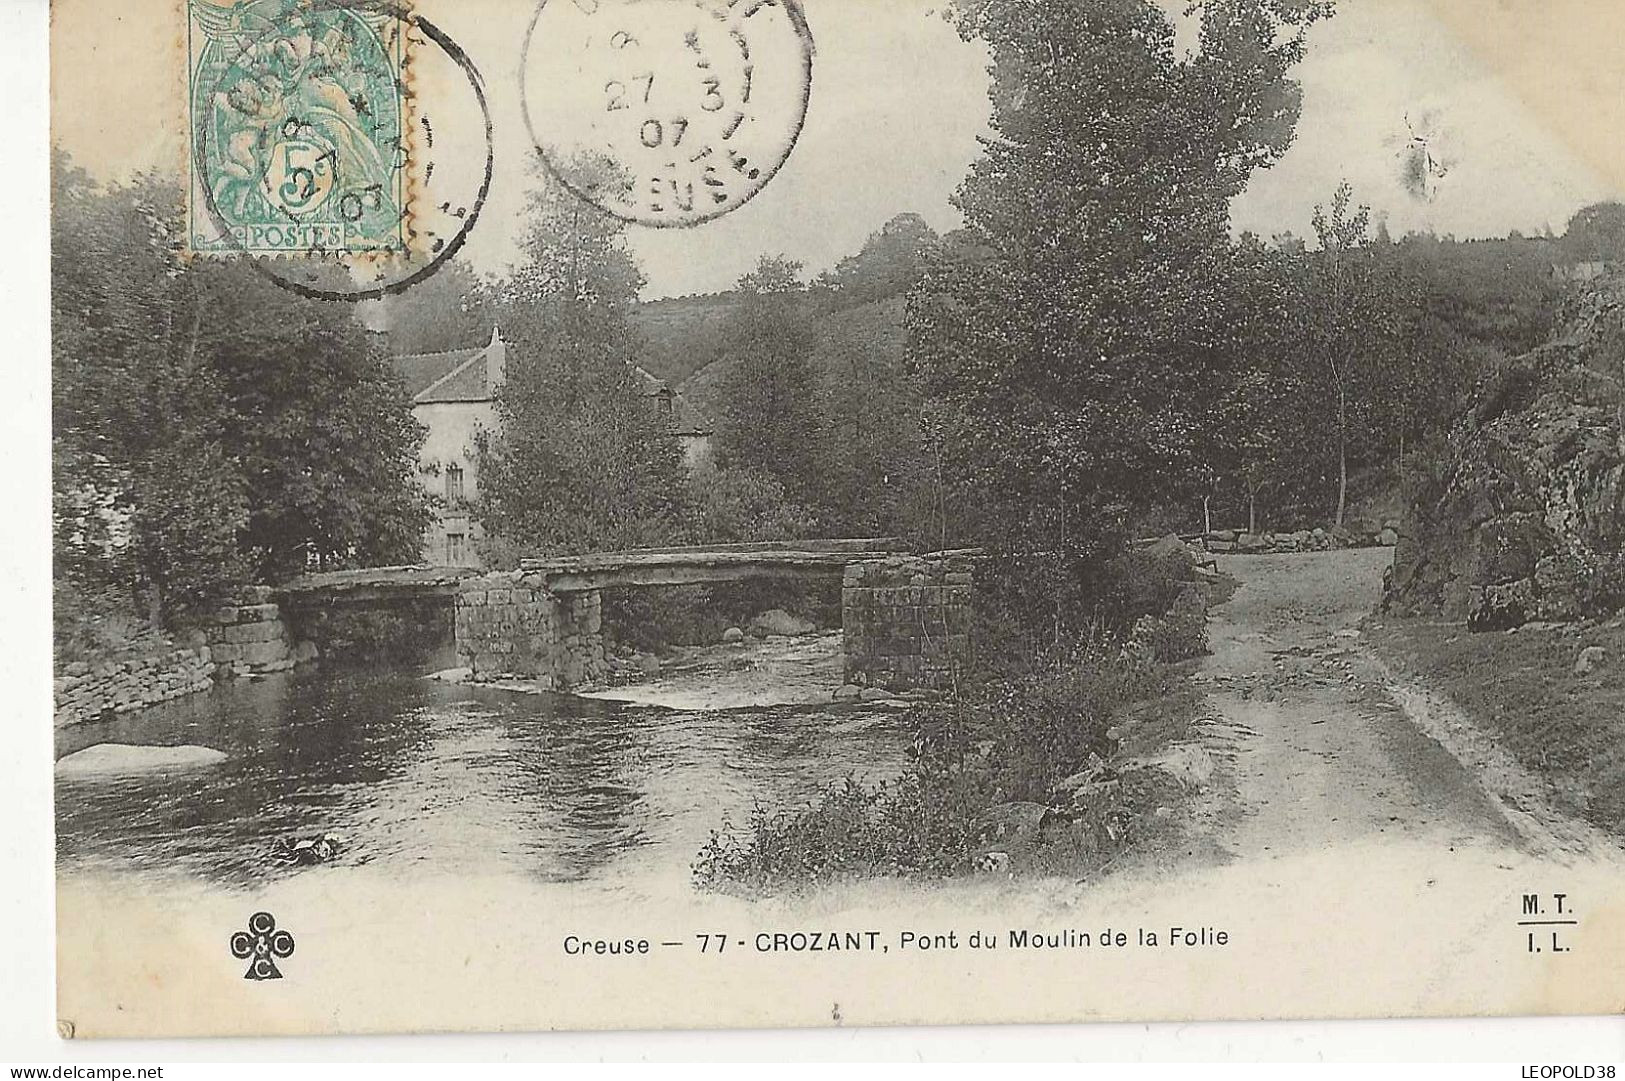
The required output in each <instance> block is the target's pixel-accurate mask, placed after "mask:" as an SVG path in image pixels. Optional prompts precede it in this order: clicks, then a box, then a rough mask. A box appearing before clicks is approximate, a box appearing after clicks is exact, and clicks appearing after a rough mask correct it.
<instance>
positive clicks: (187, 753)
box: [56, 743, 226, 777]
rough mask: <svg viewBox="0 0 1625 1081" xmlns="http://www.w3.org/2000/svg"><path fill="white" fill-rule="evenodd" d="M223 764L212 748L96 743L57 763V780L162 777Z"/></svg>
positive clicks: (222, 759)
mask: <svg viewBox="0 0 1625 1081" xmlns="http://www.w3.org/2000/svg"><path fill="white" fill-rule="evenodd" d="M225 760H226V755H225V752H223V751H217V750H215V749H213V748H212V747H197V746H194V745H192V744H184V745H182V746H179V747H152V746H147V745H145V744H138V743H98V744H96V745H95V746H94V747H86V748H85V749H84V750H82V751H75V752H74V753H73V754H70V755H67V756H65V757H63V758H61V759H59V760H58V761H57V764H56V775H57V776H58V777H117V776H120V775H125V774H131V773H163V772H173V771H177V770H183V769H201V768H202V767H204V766H213V765H216V764H218V763H220V762H224V761H225Z"/></svg>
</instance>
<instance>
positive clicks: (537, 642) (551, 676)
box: [455, 571, 608, 691]
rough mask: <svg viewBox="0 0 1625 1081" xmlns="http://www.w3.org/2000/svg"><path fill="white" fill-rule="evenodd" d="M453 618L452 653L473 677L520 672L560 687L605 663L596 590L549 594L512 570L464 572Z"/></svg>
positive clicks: (585, 678)
mask: <svg viewBox="0 0 1625 1081" xmlns="http://www.w3.org/2000/svg"><path fill="white" fill-rule="evenodd" d="M455 623H456V638H457V654H458V657H459V658H460V659H461V661H462V663H463V664H464V665H465V666H466V667H468V668H469V669H470V671H471V673H472V675H473V678H475V679H499V678H503V677H520V678H524V679H532V680H536V681H537V682H538V683H540V684H541V685H542V686H544V687H546V688H548V689H551V690H559V691H562V690H568V689H571V688H576V687H580V686H582V685H583V684H587V683H591V682H593V681H594V680H598V679H602V678H603V677H604V675H605V674H606V672H607V671H608V666H607V664H606V663H605V660H604V636H603V616H602V612H601V601H600V597H599V594H598V593H596V592H585V593H568V594H562V595H555V594H553V593H550V592H548V591H547V590H545V589H540V588H537V587H534V586H531V585H528V584H527V583H526V582H525V580H524V578H523V576H522V574H521V573H520V572H518V571H508V572H502V573H496V574H488V575H483V576H481V577H479V578H469V579H467V580H465V581H464V582H463V583H462V585H461V586H460V587H459V589H458V593H457V607H456V615H455Z"/></svg>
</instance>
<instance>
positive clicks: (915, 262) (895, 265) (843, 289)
mask: <svg viewBox="0 0 1625 1081" xmlns="http://www.w3.org/2000/svg"><path fill="white" fill-rule="evenodd" d="M937 243H938V237H937V232H936V230H935V229H932V228H931V226H930V225H928V224H927V223H926V220H925V219H924V218H922V217H920V216H919V215H918V214H898V215H897V216H896V217H894V218H892V219H891V220H890V221H888V222H886V224H885V225H883V226H881V227H880V229H879V230H878V231H876V232H873V233H870V234H869V238H868V239H867V240H866V241H864V243H863V248H862V249H861V250H860V251H858V253H857V254H855V255H848V256H847V257H846V258H844V259H842V260H841V261H840V262H838V263H836V264H835V269H834V270H831V271H829V272H827V273H824V274H821V275H819V277H818V284H819V286H820V287H821V288H824V289H828V290H829V291H830V293H831V294H832V298H833V301H834V304H835V306H836V307H838V308H847V307H853V306H856V305H858V304H871V303H873V302H875V301H877V300H885V299H887V298H889V297H896V296H902V295H904V294H905V293H907V292H908V291H909V290H910V289H912V288H914V286H915V285H917V284H919V281H920V278H921V277H922V276H923V275H924V273H925V263H926V260H927V259H928V258H929V257H930V255H931V253H932V252H933V251H935V250H936V247H937Z"/></svg>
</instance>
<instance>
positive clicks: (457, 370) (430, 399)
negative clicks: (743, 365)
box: [394, 335, 712, 435]
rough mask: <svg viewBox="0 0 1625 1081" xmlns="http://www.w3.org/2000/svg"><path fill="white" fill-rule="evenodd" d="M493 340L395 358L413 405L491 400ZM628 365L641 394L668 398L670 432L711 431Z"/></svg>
mask: <svg viewBox="0 0 1625 1081" xmlns="http://www.w3.org/2000/svg"><path fill="white" fill-rule="evenodd" d="M492 339H493V340H492V345H487V346H484V347H482V348H479V349H449V350H446V351H445V352H443V353H409V354H405V355H403V356H398V357H395V358H394V363H395V370H396V371H397V372H399V373H400V376H401V381H402V382H403V383H405V384H406V393H407V394H409V395H410V396H411V398H412V404H413V405H428V404H431V403H434V402H486V401H490V400H491V397H492V387H491V382H492V380H491V378H490V370H489V365H488V362H489V359H490V357H489V354H490V352H491V349H492V348H493V347H494V346H497V345H500V344H501V343H500V341H499V339H498V338H497V337H496V335H493V336H492ZM630 367H631V369H632V373H633V378H634V379H635V380H636V382H637V384H638V387H639V389H640V390H641V391H642V393H643V396H644V397H646V398H659V397H669V398H670V399H671V432H672V434H673V435H710V434H711V431H712V428H711V422H710V421H709V420H707V419H706V417H705V415H704V414H703V413H701V412H700V411H699V410H698V409H696V408H694V406H692V405H690V404H689V402H688V399H686V398H684V397H683V396H682V394H680V393H678V392H677V391H675V390H673V389H672V388H671V387H670V386H668V385H667V384H666V381H665V380H663V379H661V378H660V377H659V376H657V375H655V374H654V373H652V372H650V371H648V370H647V369H645V368H641V367H639V366H638V365H636V364H633V365H630Z"/></svg>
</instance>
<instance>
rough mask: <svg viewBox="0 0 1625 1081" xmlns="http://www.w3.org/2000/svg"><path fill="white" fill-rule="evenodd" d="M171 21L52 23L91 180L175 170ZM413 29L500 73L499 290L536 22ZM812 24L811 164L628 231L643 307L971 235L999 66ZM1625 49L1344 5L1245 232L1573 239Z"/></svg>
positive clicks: (832, 23)
mask: <svg viewBox="0 0 1625 1081" xmlns="http://www.w3.org/2000/svg"><path fill="white" fill-rule="evenodd" d="M175 7H176V5H174V4H173V3H172V0H125V2H123V3H121V4H119V5H108V4H105V3H99V2H97V0H57V3H56V4H55V5H54V8H53V38H52V42H53V64H54V72H53V76H54V80H53V94H54V105H53V137H54V139H55V141H56V142H58V143H59V144H60V145H62V146H63V147H64V148H66V149H67V150H68V151H69V152H70V153H71V154H73V156H74V157H75V158H76V159H77V160H79V161H80V162H81V163H82V164H84V165H86V166H87V167H88V168H90V169H91V171H92V172H93V173H95V174H97V175H101V176H107V177H116V176H123V175H128V174H129V173H132V172H134V171H137V170H150V169H159V170H170V171H173V170H174V169H175V168H176V167H177V164H178V163H179V162H181V161H182V160H183V154H184V143H183V133H184V131H185V127H184V117H183V115H182V106H181V102H182V100H183V96H182V93H181V90H180V89H179V88H180V87H181V86H182V85H183V80H184V68H185V53H184V49H183V48H182V47H179V46H178V45H177V42H178V41H179V40H180V37H179V33H178V27H177V24H176V21H175V17H174V15H173V12H174V11H175ZM417 10H419V11H421V12H423V13H424V14H425V15H426V16H427V17H429V18H431V19H433V20H434V21H435V22H436V23H438V24H439V25H440V26H441V27H442V28H443V29H444V30H445V31H446V32H447V33H448V34H449V35H450V36H451V37H452V38H453V39H455V40H456V41H457V42H458V43H459V44H460V45H461V46H462V47H463V48H464V49H465V50H466V51H467V53H468V54H469V56H470V57H471V58H473V59H474V61H475V63H476V64H477V65H478V67H479V69H480V71H481V73H482V75H483V76H484V81H485V86H486V91H487V96H488V99H489V101H490V105H491V111H492V118H493V124H494V132H495V141H496V159H497V166H496V177H497V179H496V183H495V185H494V187H493V190H492V193H491V196H490V199H489V200H488V203H487V206H486V210H485V212H484V215H483V217H482V220H481V222H480V224H479V226H478V227H477V228H476V229H475V230H474V232H473V234H472V235H471V237H470V241H469V244H468V246H467V247H466V248H465V249H464V252H465V254H466V255H467V256H468V258H469V259H470V261H471V262H473V263H474V265H475V266H476V267H477V268H478V269H481V270H483V271H487V272H494V271H497V270H499V269H500V268H501V267H502V266H503V265H504V264H505V263H506V262H507V261H509V260H511V259H512V258H513V256H514V253H515V251H516V248H515V241H514V238H515V236H516V235H517V233H518V231H519V229H520V226H521V209H522V206H523V202H524V194H525V188H526V184H527V182H528V181H527V172H526V166H527V163H528V162H529V160H530V159H531V157H532V155H533V154H534V151H533V150H532V148H531V145H530V140H529V136H528V134H527V131H526V128H525V125H524V122H523V116H522V114H521V111H520V97H521V94H520V90H519V87H520V73H521V67H522V63H521V51H520V42H521V41H522V38H523V35H524V28H525V26H526V25H527V24H528V22H529V17H530V12H531V6H530V3H529V2H528V0H480V2H479V3H474V2H471V0H461V2H453V0H419V2H418V4H417ZM806 13H807V19H808V23H809V25H810V28H811V32H812V35H813V38H814V40H815V42H816V55H815V61H814V74H813V87H812V94H811V98H810V101H809V106H808V113H807V119H806V125H805V127H804V129H803V132H802V135H801V137H800V140H799V142H798V144H797V146H796V147H795V149H794V151H793V152H792V153H791V155H790V158H789V160H788V161H787V162H786V164H785V166H784V168H783V169H782V170H781V171H780V172H779V174H778V175H777V176H776V177H775V178H774V179H773V180H772V181H771V182H770V183H769V184H768V185H767V186H766V187H765V188H764V189H763V190H762V191H761V193H760V194H759V195H758V196H757V197H756V198H755V199H754V200H753V201H751V202H750V203H748V204H746V205H745V206H743V207H741V208H740V209H738V210H736V211H734V212H732V213H730V214H728V215H726V216H724V217H722V218H719V219H717V220H715V221H713V222H710V223H707V224H704V225H701V226H698V227H695V228H692V229H675V230H673V229H667V230H655V229H648V228H640V227H633V228H632V229H631V230H630V233H629V237H628V241H629V244H630V246H631V248H632V250H633V251H634V253H635V254H636V255H637V257H638V258H639V260H640V262H641V263H642V265H643V268H644V271H645V274H646V275H647V278H648V284H647V286H646V287H645V291H644V292H645V296H646V297H649V298H654V297H660V296H675V295H683V294H688V293H703V292H713V291H717V290H721V289H726V288H728V287H729V286H731V285H732V283H733V282H734V281H735V280H736V279H737V278H738V277H739V275H740V274H742V273H744V272H745V271H746V270H748V269H749V268H750V266H751V265H753V264H754V262H755V261H756V258H757V256H758V255H760V254H762V253H771V254H783V255H787V256H789V257H791V258H793V259H797V260H800V261H801V262H802V263H804V264H805V266H806V267H807V271H808V273H809V274H814V273H817V272H819V271H821V270H824V269H827V268H829V267H830V266H832V265H833V264H834V263H835V261H836V260H838V259H839V258H841V257H842V256H844V255H847V254H850V253H851V252H854V251H856V250H857V249H858V247H860V246H861V244H862V243H863V240H864V238H865V237H866V236H867V235H868V234H869V233H871V232H873V231H874V230H876V229H878V228H879V227H880V226H881V225H882V224H884V222H885V221H886V220H887V219H889V218H890V217H892V216H893V215H895V214H898V213H902V212H905V211H912V212H915V213H918V214H921V215H923V216H924V217H925V219H926V220H927V221H928V222H930V223H931V224H932V225H933V226H934V227H936V228H937V229H938V230H947V229H951V228H954V227H955V226H957V225H958V224H960V219H959V217H958V214H957V212H956V211H955V210H954V209H953V207H952V206H951V203H950V198H951V196H952V194H953V191H954V189H955V188H956V187H957V185H958V184H959V181H960V179H961V178H962V177H963V176H964V175H965V172H966V170H967V168H968V166H969V165H970V163H971V162H972V161H974V160H975V158H976V156H977V154H978V144H977V137H978V135H980V134H982V133H984V132H985V131H986V124H987V114H988V103H987V97H986V72H985V69H986V55H985V52H984V50H983V49H982V48H981V46H979V45H977V44H974V43H966V42H964V41H961V40H960V39H959V37H958V36H957V34H956V33H955V32H954V31H953V29H952V27H951V26H950V25H949V24H948V23H947V22H946V21H945V20H944V19H943V17H942V15H941V14H940V13H939V12H938V11H937V10H935V8H934V7H933V6H932V4H931V3H928V2H926V0H806ZM1621 40H1625V4H1618V3H1613V2H1612V0H1343V2H1342V5H1341V10H1340V12H1339V14H1338V15H1337V17H1336V18H1334V19H1333V20H1331V21H1330V22H1329V23H1325V24H1322V25H1320V26H1317V27H1315V28H1314V30H1313V32H1312V36H1311V39H1310V47H1309V54H1308V57H1307V59H1306V60H1305V62H1304V63H1303V64H1302V65H1301V67H1300V68H1299V70H1298V72H1297V75H1298V77H1299V78H1300V79H1301V81H1302V84H1303V88H1304V108H1303V115H1302V118H1301V120H1300V122H1299V126H1298V135H1297V138H1296V140H1295V143H1294V145H1293V146H1292V148H1291V149H1290V150H1289V151H1288V153H1287V154H1286V155H1285V157H1284V158H1283V159H1282V160H1281V161H1280V162H1279V163H1278V164H1277V165H1276V166H1275V167H1274V168H1273V169H1270V170H1268V171H1265V172H1261V173H1259V174H1257V175H1256V176H1255V177H1254V179H1253V181H1252V183H1251V184H1250V185H1249V187H1248V189H1247V190H1246V191H1245V192H1244V193H1243V194H1242V195H1241V196H1240V197H1238V199H1237V200H1236V202H1235V204H1234V206H1233V207H1232V216H1233V222H1234V226H1235V228H1236V229H1237V230H1238V231H1239V230H1242V229H1247V230H1251V231H1254V232H1257V233H1259V234H1261V235H1264V236H1270V235H1274V234H1276V233H1280V232H1287V231H1290V232H1294V233H1297V234H1298V235H1300V236H1301V235H1304V234H1307V233H1310V232H1311V230H1310V225H1309V222H1310V217H1311V214H1312V213H1313V207H1314V205H1315V204H1316V203H1317V202H1326V201H1327V200H1328V199H1329V198H1330V195H1331V193H1332V191H1333V189H1334V188H1335V187H1336V185H1337V184H1338V182H1339V181H1340V180H1342V179H1344V178H1346V179H1348V180H1349V181H1350V182H1352V183H1353V185H1354V188H1355V193H1356V198H1357V200H1358V201H1359V202H1361V203H1364V204H1367V205H1370V206H1371V207H1372V209H1373V212H1374V216H1375V217H1377V218H1379V219H1384V220H1386V221H1387V223H1388V227H1389V230H1390V232H1392V233H1393V234H1394V235H1395V236H1399V235H1403V234H1404V233H1405V232H1407V231H1411V230H1432V231H1434V232H1437V233H1440V234H1451V235H1455V236H1458V237H1468V236H1498V235H1505V234H1506V233H1507V232H1508V231H1509V230H1512V229H1518V230H1521V231H1523V232H1526V233H1534V232H1539V231H1541V230H1542V229H1544V228H1546V227H1548V226H1550V227H1551V228H1552V229H1554V230H1557V231H1559V232H1561V231H1562V229H1563V227H1564V225H1565V223H1566V222H1567V220H1568V218H1569V217H1570V216H1571V215H1572V214H1573V213H1574V211H1575V210H1577V209H1579V208H1580V207H1581V206H1584V205H1586V204H1588V203H1591V202H1595V201H1598V200H1600V199H1605V198H1617V197H1621V196H1622V195H1625V145H1622V144H1625V140H1620V139H1619V137H1618V133H1619V132H1620V131H1621V130H1625V66H1622V65H1619V64H1618V62H1617V43H1618V42H1619V41H1621ZM452 96H455V95H452ZM464 97H467V95H466V92H465V94H464ZM469 100H472V99H469ZM461 107H462V106H459V105H452V104H447V105H445V106H444V108H442V110H441V114H440V115H441V117H442V119H441V125H442V127H443V128H452V127H465V128H467V129H469V130H472V128H473V126H474V125H473V124H472V122H471V121H472V118H471V117H468V116H464V115H460V114H459V113H458V111H457V110H458V109H460V108H461ZM1413 135H1420V136H1423V137H1426V138H1427V139H1428V140H1429V144H1430V149H1431V150H1432V152H1433V153H1434V156H1435V157H1436V158H1437V159H1438V160H1439V161H1440V162H1441V163H1442V164H1443V166H1444V168H1445V174H1444V176H1443V177H1442V178H1440V180H1439V182H1438V187H1437V190H1436V191H1435V192H1433V193H1431V197H1428V198H1419V197H1417V196H1415V195H1412V194H1410V193H1409V192H1407V190H1406V189H1405V187H1404V185H1403V184H1402V183H1401V177H1400V157H1399V152H1400V150H1401V148H1402V147H1403V146H1404V144H1405V143H1406V141H1407V140H1408V139H1410V138H1411V137H1412V136H1413ZM469 145H471V146H472V145H473V144H472V143H470V144H469ZM482 164H483V157H482V155H479V154H476V153H467V154H460V155H457V156H456V160H453V161H448V162H447V163H446V165H445V168H446V169H447V170H449V171H451V172H456V171H458V170H461V171H462V174H463V179H464V180H466V181H468V182H469V183H472V178H473V177H474V176H476V175H477V173H478V171H479V168H480V166H481V165H482ZM443 179H445V178H444V177H443Z"/></svg>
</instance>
